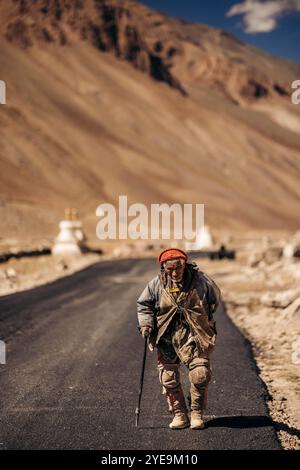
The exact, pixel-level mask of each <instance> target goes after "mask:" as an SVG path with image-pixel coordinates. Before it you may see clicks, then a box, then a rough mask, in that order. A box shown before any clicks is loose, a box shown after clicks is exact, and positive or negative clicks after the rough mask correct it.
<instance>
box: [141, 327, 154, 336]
mask: <svg viewBox="0 0 300 470" xmlns="http://www.w3.org/2000/svg"><path fill="white" fill-rule="evenodd" d="M151 333H152V328H151V326H142V327H141V335H142V337H143V338H147V337H148V336H150V335H151Z"/></svg>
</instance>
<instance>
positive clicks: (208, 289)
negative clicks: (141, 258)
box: [137, 262, 221, 329]
mask: <svg viewBox="0 0 300 470" xmlns="http://www.w3.org/2000/svg"><path fill="white" fill-rule="evenodd" d="M186 269H190V270H193V274H194V275H196V276H198V277H199V280H200V282H199V283H197V284H198V286H199V287H198V288H199V291H198V294H199V296H200V298H201V299H202V301H203V304H204V306H205V309H206V312H207V315H208V318H209V320H212V319H213V313H214V312H215V311H216V309H217V307H218V304H219V302H220V296H221V294H220V290H219V288H218V287H217V285H216V284H215V283H214V281H213V280H212V279H211V278H210V277H209V276H207V274H205V273H203V272H201V271H199V268H198V266H197V264H196V263H195V262H193V263H187V265H186ZM161 291H162V285H161V281H160V277H159V274H158V275H157V276H155V277H154V278H153V279H152V280H151V281H150V282H149V283H148V284H147V286H146V287H145V289H144V290H143V292H142V293H141V295H140V296H139V298H138V300H137V315H138V325H139V328H141V327H142V326H151V327H152V328H153V329H155V327H156V317H157V315H159V310H160V296H161Z"/></svg>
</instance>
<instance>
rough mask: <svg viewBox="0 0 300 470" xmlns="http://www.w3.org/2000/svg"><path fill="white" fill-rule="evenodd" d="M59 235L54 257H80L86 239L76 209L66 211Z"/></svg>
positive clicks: (53, 249) (53, 250)
mask: <svg viewBox="0 0 300 470" xmlns="http://www.w3.org/2000/svg"><path fill="white" fill-rule="evenodd" d="M59 229H60V231H59V234H58V236H57V237H56V239H55V243H54V245H53V248H52V254H53V255H80V254H81V253H82V252H83V250H84V248H85V241H86V237H85V234H84V232H83V228H82V222H81V221H80V220H78V213H77V210H76V209H66V210H65V219H64V220H62V221H61V222H60V223H59Z"/></svg>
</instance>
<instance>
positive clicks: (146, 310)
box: [137, 278, 157, 329]
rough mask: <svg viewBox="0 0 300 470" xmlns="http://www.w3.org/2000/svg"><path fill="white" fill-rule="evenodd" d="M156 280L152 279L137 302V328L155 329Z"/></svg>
mask: <svg viewBox="0 0 300 470" xmlns="http://www.w3.org/2000/svg"><path fill="white" fill-rule="evenodd" d="M155 280H156V278H154V279H152V281H150V282H149V283H148V284H147V286H146V287H145V289H144V290H143V292H142V293H141V295H140V296H139V298H138V300H137V316H138V324H139V328H141V327H142V326H151V328H153V329H154V327H155V318H156V313H157V308H156V286H155Z"/></svg>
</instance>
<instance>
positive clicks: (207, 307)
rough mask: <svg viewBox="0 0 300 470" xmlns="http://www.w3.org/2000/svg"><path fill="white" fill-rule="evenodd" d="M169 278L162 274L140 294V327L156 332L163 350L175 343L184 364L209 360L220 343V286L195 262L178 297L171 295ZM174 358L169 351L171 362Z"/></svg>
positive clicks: (155, 340)
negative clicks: (216, 314) (217, 313)
mask: <svg viewBox="0 0 300 470" xmlns="http://www.w3.org/2000/svg"><path fill="white" fill-rule="evenodd" d="M165 279H166V277H165V276H164V273H161V274H159V275H158V276H156V277H155V278H154V279H152V281H150V282H149V284H148V285H147V286H146V288H145V289H144V291H143V292H142V294H141V295H140V297H139V299H138V301H137V310H138V322H139V326H140V327H141V326H146V325H148V326H151V327H152V328H153V329H154V338H152V342H153V339H154V343H155V344H156V345H158V344H159V347H161V346H162V347H164V349H166V348H165V346H166V345H167V343H168V341H169V342H170V341H171V343H172V348H171V349H172V350H173V351H174V353H176V355H177V356H178V357H179V358H180V360H181V361H182V362H184V363H188V362H189V361H190V360H191V357H192V355H194V356H195V355H196V356H198V357H207V356H208V355H209V354H210V353H211V352H212V350H213V349H214V345H215V341H216V329H215V321H214V319H213V313H214V312H215V310H216V309H217V306H218V304H219V301H220V291H219V289H218V287H217V286H216V284H215V283H214V282H213V281H212V279H210V278H209V277H208V276H207V275H206V274H204V273H203V272H201V271H199V269H198V267H197V265H196V264H195V263H187V265H186V270H185V274H184V280H183V288H182V291H181V293H180V294H179V296H178V298H174V297H173V295H172V294H170V292H169V291H168V288H167V285H166V281H165ZM168 338H169V339H168ZM169 349H170V348H169ZM171 349H170V351H171ZM195 349H196V351H195ZM166 351H167V349H166ZM171 355H172V354H171V352H169V356H170V360H171Z"/></svg>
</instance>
